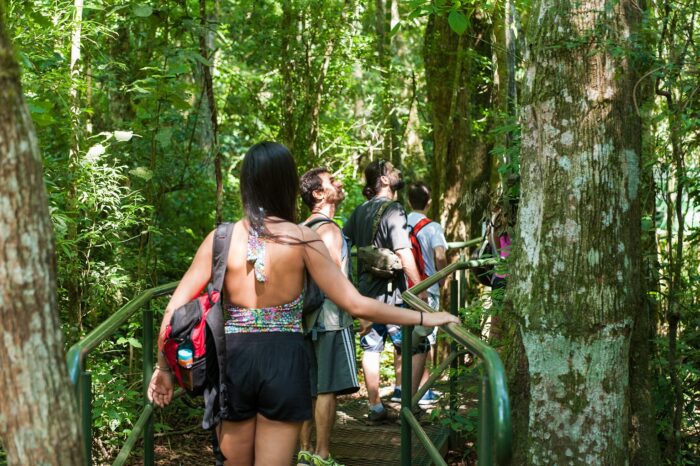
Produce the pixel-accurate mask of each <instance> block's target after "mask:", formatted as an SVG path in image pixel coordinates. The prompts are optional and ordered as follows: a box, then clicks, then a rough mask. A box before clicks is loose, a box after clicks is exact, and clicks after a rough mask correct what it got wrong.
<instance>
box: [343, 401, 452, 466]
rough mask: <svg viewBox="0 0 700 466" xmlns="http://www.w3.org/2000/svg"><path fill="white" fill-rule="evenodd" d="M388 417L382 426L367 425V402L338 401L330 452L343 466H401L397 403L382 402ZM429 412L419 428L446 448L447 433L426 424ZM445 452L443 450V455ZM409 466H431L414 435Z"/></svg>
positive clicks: (436, 426)
mask: <svg viewBox="0 0 700 466" xmlns="http://www.w3.org/2000/svg"><path fill="white" fill-rule="evenodd" d="M383 401H384V404H385V406H386V408H387V409H388V410H389V418H388V420H387V421H385V422H384V423H382V424H381V425H368V423H367V421H366V418H367V409H368V408H367V401H366V400H365V399H361V398H352V399H347V400H344V399H342V398H341V399H339V404H338V409H337V412H338V417H337V420H336V426H335V429H334V430H333V436H332V437H331V453H332V454H333V457H334V458H336V459H337V460H338V462H340V463H342V464H345V465H346V466H376V465H391V466H394V465H397V466H398V465H399V464H400V463H401V421H400V419H399V408H400V405H399V403H392V402H390V401H388V398H387V399H384V400H383ZM429 418H430V416H429V413H428V412H424V414H423V415H422V416H421V418H420V420H421V426H422V427H423V429H425V431H426V432H427V433H428V435H429V436H430V438H431V439H432V440H433V443H435V444H436V445H438V447H443V448H446V445H447V436H448V431H447V429H446V428H444V427H441V426H439V425H436V424H431V423H430V422H427V421H429ZM445 452H446V450H443V453H445ZM411 458H412V465H413V466H427V465H430V464H432V462H431V461H430V458H429V457H428V455H427V454H426V452H425V449H424V448H423V445H422V444H421V443H420V441H419V440H418V439H417V438H416V437H415V435H414V436H413V441H412V455H411Z"/></svg>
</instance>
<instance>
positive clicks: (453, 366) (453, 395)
mask: <svg viewBox="0 0 700 466" xmlns="http://www.w3.org/2000/svg"><path fill="white" fill-rule="evenodd" d="M457 286H458V284H457V280H454V279H453V280H451V281H450V313H451V314H452V315H455V316H456V315H459V307H458V304H459V301H458V299H459V297H458V291H459V290H458V289H457ZM455 351H457V343H455V341H454V340H452V341H450V353H453V352H455ZM458 371H459V357H456V358H454V360H453V361H452V363H450V379H449V380H450V385H449V389H450V394H449V402H450V411H449V413H450V420H454V418H455V416H456V415H457V403H458V401H457V382H456V380H455V378H456V377H457V373H458ZM457 442H458V439H457V432H455V431H454V430H453V429H450V446H452V447H454V446H455V445H457Z"/></svg>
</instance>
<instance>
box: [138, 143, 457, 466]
mask: <svg viewBox="0 0 700 466" xmlns="http://www.w3.org/2000/svg"><path fill="white" fill-rule="evenodd" d="M298 186H299V182H298V178H297V172H296V166H295V164H294V159H293V158H292V156H291V154H290V153H289V151H288V150H287V148H286V147H284V146H282V145H281V144H277V143H274V142H261V143H258V144H256V145H254V146H253V147H251V148H250V149H249V150H248V152H247V153H246V155H245V158H244V159H243V167H242V170H241V180H240V189H241V198H242V201H243V207H244V210H245V217H244V218H243V219H241V221H239V222H238V223H237V224H236V226H235V228H234V231H233V236H232V239H231V247H230V251H229V255H228V262H227V271H226V277H225V280H224V281H225V283H224V289H225V294H224V296H225V297H226V300H227V304H226V306H225V319H227V321H226V351H227V359H226V376H225V381H226V393H227V406H223V407H222V409H221V416H222V419H223V421H222V425H221V426H219V429H218V432H219V444H220V447H221V451H222V453H223V455H224V456H225V457H226V459H227V460H226V463H225V464H226V465H253V464H255V465H264V466H269V465H289V464H290V463H291V461H292V457H293V454H294V451H295V449H296V447H297V439H298V436H299V431H300V428H301V425H302V422H303V421H304V420H307V419H310V418H311V393H310V383H309V361H308V355H307V353H306V352H305V349H304V346H303V336H302V335H303V334H302V328H301V309H302V300H303V296H302V292H303V289H304V277H305V273H306V271H307V270H308V272H309V273H310V274H311V277H312V278H313V279H314V281H315V282H316V283H317V284H318V286H319V287H320V288H321V289H322V290H323V291H324V293H326V295H327V296H328V297H329V298H330V299H331V300H332V301H333V302H334V303H336V304H338V305H339V306H340V307H341V308H343V309H346V310H347V311H348V312H349V313H350V314H352V315H353V316H356V317H361V318H364V319H369V320H371V321H373V322H392V323H396V324H406V325H414V324H419V323H423V324H424V325H429V326H436V325H443V324H446V323H449V322H459V320H458V319H457V318H456V317H454V316H452V315H450V314H448V313H444V312H439V313H429V314H428V313H425V314H421V313H419V312H415V311H411V310H408V309H399V308H396V307H393V306H388V305H385V304H382V303H380V302H379V301H377V300H374V299H370V298H366V297H364V296H362V295H360V294H359V293H358V292H357V290H355V288H354V287H353V286H352V284H351V283H350V282H349V281H348V280H347V278H345V276H344V275H343V274H342V272H341V271H340V269H339V268H338V267H337V265H335V263H334V262H333V260H332V259H331V258H330V255H329V253H328V250H327V249H326V247H325V245H324V244H323V241H321V239H320V237H319V236H318V234H317V233H316V232H314V231H312V230H311V229H309V228H306V227H303V226H299V225H297V224H296V219H295V201H296V195H297V190H298ZM212 242H213V232H212V233H210V234H209V235H208V236H207V237H206V239H205V240H204V242H203V243H202V245H201V246H200V247H199V250H198V251H197V254H196V255H195V257H194V260H193V261H192V265H191V266H190V268H189V269H188V270H187V272H186V273H185V275H184V276H183V277H182V281H181V282H180V284H179V285H178V287H177V289H176V290H175V292H174V293H173V296H172V298H171V300H170V303H169V304H168V306H167V308H166V311H165V315H164V316H163V322H162V324H161V329H160V330H161V331H160V338H159V341H158V343H159V347H162V344H163V342H162V339H163V334H164V332H165V328H166V327H167V323H168V322H169V321H170V316H171V314H172V312H173V310H174V309H176V308H178V307H179V306H182V305H183V304H185V303H186V302H188V301H189V300H190V299H191V298H192V296H195V295H196V294H197V293H198V292H199V290H201V289H202V288H203V287H204V286H205V285H206V284H207V283H208V281H209V279H210V275H211V261H212ZM158 358H159V360H158V366H157V367H156V370H155V372H154V374H153V378H152V379H151V383H150V385H149V389H148V395H149V398H150V399H151V400H152V401H153V402H154V403H155V404H156V405H158V406H165V405H167V404H168V403H169V402H170V400H171V399H172V394H173V381H172V377H171V375H170V374H169V373H167V371H164V369H163V368H165V367H167V366H166V361H165V360H164V358H163V356H162V355H161V354H160V353H159V356H158Z"/></svg>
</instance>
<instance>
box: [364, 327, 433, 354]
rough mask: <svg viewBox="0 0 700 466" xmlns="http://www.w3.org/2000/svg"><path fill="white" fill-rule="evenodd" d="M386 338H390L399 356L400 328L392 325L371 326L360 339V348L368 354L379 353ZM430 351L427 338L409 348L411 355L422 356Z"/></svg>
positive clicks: (382, 349)
mask: <svg viewBox="0 0 700 466" xmlns="http://www.w3.org/2000/svg"><path fill="white" fill-rule="evenodd" d="M387 337H389V338H391V343H392V344H393V345H394V348H396V352H397V353H398V354H401V326H400V325H394V324H372V328H371V329H370V331H369V332H368V333H366V334H365V335H364V336H363V337H362V338H360V347H361V348H362V349H363V350H364V351H367V352H368V353H381V352H382V351H384V345H385V343H386V339H387ZM429 350H430V342H429V341H428V338H427V337H423V338H421V339H420V341H419V342H418V345H416V346H414V347H413V348H411V354H423V353H427V352H428V351H429Z"/></svg>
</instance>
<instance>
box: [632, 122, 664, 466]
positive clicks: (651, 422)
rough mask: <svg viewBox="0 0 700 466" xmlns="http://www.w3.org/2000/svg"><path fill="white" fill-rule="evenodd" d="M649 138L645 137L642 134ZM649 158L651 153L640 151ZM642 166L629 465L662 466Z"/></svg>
mask: <svg viewBox="0 0 700 466" xmlns="http://www.w3.org/2000/svg"><path fill="white" fill-rule="evenodd" d="M645 134H648V133H645ZM642 153H643V154H651V153H652V152H651V150H643V151H642ZM645 162H646V163H643V164H642V167H644V168H643V171H642V182H641V185H640V186H641V189H640V195H641V199H640V206H641V209H642V215H643V218H644V220H643V222H642V224H643V225H644V228H643V229H642V239H641V254H642V278H641V283H642V289H641V294H642V296H643V300H642V305H641V306H640V307H639V309H638V310H637V312H636V313H635V317H634V328H633V330H632V339H631V344H630V421H629V428H630V442H629V445H630V465H631V466H647V465H651V464H661V463H662V461H661V451H660V448H659V440H658V437H657V433H656V408H655V403H654V399H653V397H652V388H653V385H652V384H653V373H652V372H651V370H650V367H649V363H650V359H651V357H652V354H653V350H654V338H655V336H656V332H655V329H656V325H657V322H658V313H659V310H658V302H657V301H656V298H655V296H658V295H659V269H660V264H659V263H658V260H657V254H656V246H657V244H658V243H657V238H656V222H655V220H654V219H655V218H656V190H655V185H654V179H653V174H652V167H653V163H649V162H650V161H649V160H646V161H645Z"/></svg>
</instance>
